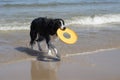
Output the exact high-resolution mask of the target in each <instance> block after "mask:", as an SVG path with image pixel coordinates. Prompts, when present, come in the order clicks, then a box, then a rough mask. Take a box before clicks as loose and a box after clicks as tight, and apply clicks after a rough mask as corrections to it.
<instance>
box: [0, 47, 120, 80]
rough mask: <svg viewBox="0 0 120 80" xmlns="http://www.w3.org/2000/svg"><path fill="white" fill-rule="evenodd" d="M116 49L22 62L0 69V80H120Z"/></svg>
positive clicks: (119, 65) (5, 65) (118, 50)
mask: <svg viewBox="0 0 120 80" xmlns="http://www.w3.org/2000/svg"><path fill="white" fill-rule="evenodd" d="M119 53H120V49H114V50H106V51H101V52H95V53H94V54H84V55H79V56H71V57H65V58H64V59H62V61H56V62H45V61H37V60H27V61H26V60H24V61H19V62H15V63H11V64H4V65H1V66H0V80H120V69H119V68H120V62H119V61H120V58H119V57H120V54H119Z"/></svg>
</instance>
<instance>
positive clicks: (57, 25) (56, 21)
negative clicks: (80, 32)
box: [52, 19, 65, 34]
mask: <svg viewBox="0 0 120 80" xmlns="http://www.w3.org/2000/svg"><path fill="white" fill-rule="evenodd" d="M64 25H65V22H64V20H63V19H53V21H52V34H56V31H57V29H58V28H61V29H63V30H64V29H65V26H64Z"/></svg>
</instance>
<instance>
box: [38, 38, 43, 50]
mask: <svg viewBox="0 0 120 80" xmlns="http://www.w3.org/2000/svg"><path fill="white" fill-rule="evenodd" d="M43 40H44V38H43V37H42V36H39V37H38V39H37V44H38V48H39V50H40V51H42V48H41V45H40V44H41V41H43Z"/></svg>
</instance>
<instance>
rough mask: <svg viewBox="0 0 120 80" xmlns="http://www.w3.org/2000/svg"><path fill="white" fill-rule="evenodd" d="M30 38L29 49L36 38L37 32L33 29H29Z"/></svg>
mask: <svg viewBox="0 0 120 80" xmlns="http://www.w3.org/2000/svg"><path fill="white" fill-rule="evenodd" d="M30 38H31V41H30V46H31V49H33V46H34V44H35V40H36V38H37V32H36V31H34V30H31V31H30Z"/></svg>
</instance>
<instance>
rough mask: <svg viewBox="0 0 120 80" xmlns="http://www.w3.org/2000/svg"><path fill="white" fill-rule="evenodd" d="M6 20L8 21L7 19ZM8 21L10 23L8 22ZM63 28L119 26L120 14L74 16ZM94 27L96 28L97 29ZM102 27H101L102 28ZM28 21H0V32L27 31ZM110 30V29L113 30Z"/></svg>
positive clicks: (66, 20)
mask: <svg viewBox="0 0 120 80" xmlns="http://www.w3.org/2000/svg"><path fill="white" fill-rule="evenodd" d="M7 20H8V19H7ZM9 21H10V22H9ZM65 23H66V25H65V26H71V25H90V26H92V25H97V26H98V25H103V24H120V14H106V15H94V16H76V17H72V18H70V17H69V18H67V19H65ZM97 26H96V27H97ZM102 27H103V26H102ZM29 28H30V22H29V21H23V20H22V22H21V20H20V21H16V19H15V20H11V19H10V20H8V21H7V24H6V20H2V19H0V30H29ZM113 28H114V29H119V28H118V27H116V28H115V27H113ZM113 28H111V29H113Z"/></svg>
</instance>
